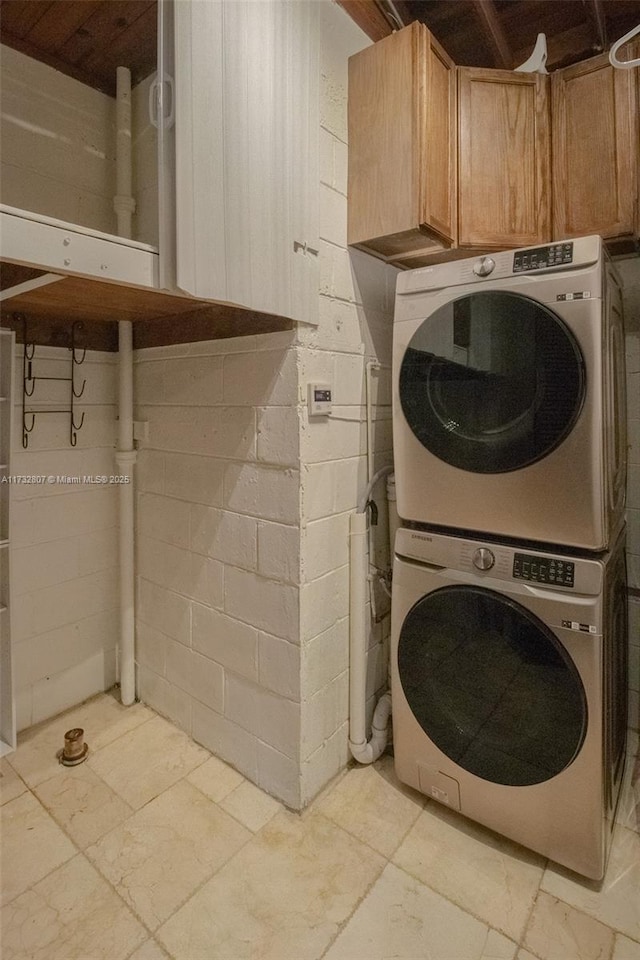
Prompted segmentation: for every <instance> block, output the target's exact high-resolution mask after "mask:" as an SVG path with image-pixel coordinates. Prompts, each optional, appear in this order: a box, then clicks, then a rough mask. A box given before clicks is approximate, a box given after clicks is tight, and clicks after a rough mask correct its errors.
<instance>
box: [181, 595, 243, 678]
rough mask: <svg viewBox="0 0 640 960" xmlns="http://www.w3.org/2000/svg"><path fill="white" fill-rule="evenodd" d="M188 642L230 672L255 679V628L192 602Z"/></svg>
mask: <svg viewBox="0 0 640 960" xmlns="http://www.w3.org/2000/svg"><path fill="white" fill-rule="evenodd" d="M191 630H192V646H193V648H194V650H197V651H198V652H199V653H202V654H204V655H205V656H206V657H209V658H210V659H211V660H215V661H216V662H217V663H220V664H222V666H223V667H226V668H227V669H229V670H232V671H233V672H234V673H237V674H240V675H241V676H243V677H247V678H248V679H249V680H257V679H258V631H257V630H256V629H255V627H250V626H248V625H247V624H246V623H241V622H240V621H239V620H234V619H232V618H231V617H227V616H225V615H224V614H223V613H220V612H219V611H218V610H212V609H211V608H210V607H204V606H202V605H201V604H198V603H194V604H193V609H192V627H191Z"/></svg>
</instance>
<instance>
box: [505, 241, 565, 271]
mask: <svg viewBox="0 0 640 960" xmlns="http://www.w3.org/2000/svg"><path fill="white" fill-rule="evenodd" d="M572 262H573V243H551V244H549V245H548V246H546V247H534V248H533V249H531V250H518V252H517V253H514V255H513V272H514V273H524V272H526V271H529V270H542V269H543V268H547V267H559V266H561V265H563V264H565V263H572Z"/></svg>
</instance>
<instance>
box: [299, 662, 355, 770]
mask: <svg viewBox="0 0 640 960" xmlns="http://www.w3.org/2000/svg"><path fill="white" fill-rule="evenodd" d="M348 719H349V674H348V672H347V671H345V672H344V673H341V674H340V676H339V677H336V678H335V679H334V680H331V682H330V683H328V684H327V686H326V687H324V688H323V689H322V690H320V691H319V692H318V693H316V694H315V695H314V696H313V697H311V699H310V700H308V701H306V703H304V704H303V711H302V758H303V759H305V760H306V759H307V758H308V757H310V756H311V754H312V753H313V752H314V751H315V750H317V749H318V747H319V746H320V745H321V744H322V743H323V742H324V741H325V740H328V739H329V737H331V736H332V735H333V734H334V733H335V732H336V730H338V729H339V728H340V727H341V726H342V725H343V724H344V723H345V721H347V720H348Z"/></svg>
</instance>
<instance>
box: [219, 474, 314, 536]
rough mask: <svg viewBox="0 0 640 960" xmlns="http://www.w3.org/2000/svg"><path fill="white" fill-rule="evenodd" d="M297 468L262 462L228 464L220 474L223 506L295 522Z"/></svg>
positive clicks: (297, 506)
mask: <svg viewBox="0 0 640 960" xmlns="http://www.w3.org/2000/svg"><path fill="white" fill-rule="evenodd" d="M299 478H300V474H299V471H298V470H294V469H292V468H285V469H283V468H281V467H271V466H267V465H266V464H265V465H262V464H251V463H232V464H228V465H227V468H226V470H225V475H224V502H225V506H226V507H227V508H228V509H230V510H234V511H236V512H237V513H243V514H247V515H249V516H253V517H260V518H262V519H264V520H279V521H280V522H282V523H297V522H298V519H299V516H300V503H299V497H300V494H299Z"/></svg>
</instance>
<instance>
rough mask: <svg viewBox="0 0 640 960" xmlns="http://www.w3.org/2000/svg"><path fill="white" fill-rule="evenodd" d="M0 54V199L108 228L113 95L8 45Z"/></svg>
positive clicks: (111, 223)
mask: <svg viewBox="0 0 640 960" xmlns="http://www.w3.org/2000/svg"><path fill="white" fill-rule="evenodd" d="M1 53H2V56H1V58H0V84H1V89H2V99H1V106H2V111H1V124H0V136H1V138H2V165H1V168H0V173H1V183H0V200H1V201H2V203H7V204H9V205H10V206H13V207H20V208H21V209H23V210H31V211H34V212H36V213H42V214H45V215H46V216H49V217H56V218H57V219H59V220H66V221H67V222H69V223H78V224H81V225H83V226H86V227H92V228H93V229H95V230H102V231H103V232H105V233H113V232H115V214H114V212H113V195H114V193H115V155H114V150H115V134H114V123H115V100H114V99H113V98H112V97H108V96H106V94H103V93H100V92H98V91H97V90H93V89H92V88H91V87H88V86H86V85H85V84H83V83H79V82H78V81H77V80H73V79H72V78H71V77H67V76H65V75H64V74H62V73H59V72H58V71H57V70H54V69H53V68H52V67H49V66H47V65H46V64H44V63H39V62H38V61H37V60H32V59H31V57H26V56H24V54H22V53H18V51H17V50H13V49H11V48H10V47H6V46H3V47H2V51H1Z"/></svg>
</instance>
